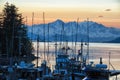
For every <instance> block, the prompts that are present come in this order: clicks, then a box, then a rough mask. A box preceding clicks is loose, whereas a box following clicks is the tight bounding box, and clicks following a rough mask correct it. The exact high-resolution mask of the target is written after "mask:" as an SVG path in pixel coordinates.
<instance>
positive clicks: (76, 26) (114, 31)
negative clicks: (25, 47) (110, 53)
mask: <svg viewBox="0 0 120 80" xmlns="http://www.w3.org/2000/svg"><path fill="white" fill-rule="evenodd" d="M27 29H28V37H29V38H30V39H32V40H37V37H38V36H39V40H40V41H78V42H80V41H81V40H83V41H87V40H88V37H89V41H90V42H106V41H111V40H114V39H116V38H118V37H120V28H114V27H107V26H104V25H103V24H100V23H97V22H93V21H83V22H75V21H72V22H63V21H62V20H60V19H58V20H56V21H54V22H51V23H48V24H36V25H33V26H27Z"/></svg>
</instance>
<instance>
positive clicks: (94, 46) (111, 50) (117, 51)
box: [33, 42, 120, 80]
mask: <svg viewBox="0 0 120 80" xmlns="http://www.w3.org/2000/svg"><path fill="white" fill-rule="evenodd" d="M55 44H57V45H55ZM61 44H62V45H61ZM80 45H81V43H80V42H77V43H76V45H75V43H73V42H64V43H60V42H57V43H55V42H49V43H47V42H46V43H43V42H39V44H37V42H33V46H34V49H35V50H34V52H33V54H34V55H35V56H37V46H38V57H39V59H38V61H39V66H40V65H41V62H42V61H43V60H46V61H47V65H48V66H49V67H50V68H51V69H52V70H53V69H54V68H55V59H56V55H57V52H58V50H59V48H60V47H61V46H69V47H70V48H71V49H73V51H71V52H68V55H69V56H70V57H73V56H74V57H75V56H76V55H77V53H78V50H79V49H80ZM83 48H84V49H83V55H86V54H87V45H86V44H84V45H83ZM44 50H45V51H44ZM100 57H102V58H103V63H104V64H107V65H108V68H109V69H110V70H113V69H116V70H120V44H119V43H89V62H90V61H93V62H94V63H95V64H97V63H99V58H100ZM109 62H110V63H111V64H112V66H113V67H112V66H111V65H109ZM33 63H34V64H36V63H37V60H34V61H33ZM111 80H115V78H114V77H112V78H111ZM118 80H120V76H118Z"/></svg>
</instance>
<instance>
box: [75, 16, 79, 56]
mask: <svg viewBox="0 0 120 80" xmlns="http://www.w3.org/2000/svg"><path fill="white" fill-rule="evenodd" d="M78 21H79V18H78V19H77V24H76V37H75V54H76V50H77V49H76V48H77V47H76V46H77V37H78V35H77V34H78Z"/></svg>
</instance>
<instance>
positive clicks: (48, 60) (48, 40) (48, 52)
mask: <svg viewBox="0 0 120 80" xmlns="http://www.w3.org/2000/svg"><path fill="white" fill-rule="evenodd" d="M48 56H49V23H48V53H47V62H49V60H48Z"/></svg>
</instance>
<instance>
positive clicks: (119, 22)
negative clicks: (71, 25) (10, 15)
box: [0, 0, 120, 28]
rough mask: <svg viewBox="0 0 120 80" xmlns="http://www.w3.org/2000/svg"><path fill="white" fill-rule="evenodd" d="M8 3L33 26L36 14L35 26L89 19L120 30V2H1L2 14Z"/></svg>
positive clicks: (103, 0)
mask: <svg viewBox="0 0 120 80" xmlns="http://www.w3.org/2000/svg"><path fill="white" fill-rule="evenodd" d="M6 2H9V3H12V4H15V5H16V7H18V8H19V13H22V14H23V17H26V16H27V22H28V24H31V21H32V19H31V18H32V13H33V12H34V24H40V23H43V12H44V13H45V23H48V22H53V21H55V20H56V19H61V20H63V21H65V22H69V21H77V18H79V22H81V21H84V20H86V19H87V18H89V20H90V21H95V22H98V23H101V24H104V25H105V26H108V27H119V28H120V0H0V12H1V11H2V9H3V6H4V4H5V3H6Z"/></svg>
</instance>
